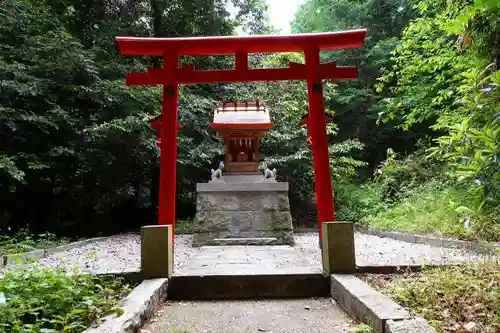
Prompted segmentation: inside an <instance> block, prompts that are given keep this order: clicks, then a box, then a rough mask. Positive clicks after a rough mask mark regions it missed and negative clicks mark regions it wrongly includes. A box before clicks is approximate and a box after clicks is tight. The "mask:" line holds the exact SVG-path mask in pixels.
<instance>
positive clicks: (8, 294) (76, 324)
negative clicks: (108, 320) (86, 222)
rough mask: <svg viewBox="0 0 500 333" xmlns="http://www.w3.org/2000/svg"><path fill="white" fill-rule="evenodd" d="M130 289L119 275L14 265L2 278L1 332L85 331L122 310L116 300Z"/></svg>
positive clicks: (0, 285) (0, 286)
mask: <svg viewBox="0 0 500 333" xmlns="http://www.w3.org/2000/svg"><path fill="white" fill-rule="evenodd" d="M75 273H76V272H75ZM129 291H130V287H129V286H128V285H127V284H125V283H124V281H123V280H121V279H116V278H100V277H96V276H92V275H89V274H73V275H69V274H67V273H65V272H63V271H60V270H52V269H30V270H29V271H26V269H21V268H11V269H9V270H8V271H7V272H6V274H5V276H4V277H3V279H1V280H0V309H1V311H0V332H6V333H7V332H9V333H21V332H23V333H24V332H26V333H31V332H32V333H35V332H44V333H51V332H53V333H55V332H68V333H71V332H74V333H77V332H82V331H83V330H85V329H86V328H87V327H89V326H90V325H91V324H92V322H94V321H95V320H96V319H98V318H100V317H103V316H105V315H108V314H112V313H118V314H119V313H120V312H121V311H120V309H119V308H117V304H118V302H119V301H120V300H121V299H122V298H123V297H124V296H125V295H126V294H127V293H128V292H129Z"/></svg>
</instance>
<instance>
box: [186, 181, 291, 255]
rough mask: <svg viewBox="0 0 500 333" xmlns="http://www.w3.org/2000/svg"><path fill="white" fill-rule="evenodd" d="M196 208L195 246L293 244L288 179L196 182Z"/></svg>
mask: <svg viewBox="0 0 500 333" xmlns="http://www.w3.org/2000/svg"><path fill="white" fill-rule="evenodd" d="M261 179H262V176H261ZM196 208H197V213H196V216H195V221H194V222H195V228H196V231H195V232H196V233H195V235H194V237H193V246H203V245H293V244H294V239H293V230H292V216H291V214H290V204H289V201H288V183H283V182H275V181H271V182H266V181H263V182H256V183H250V182H248V183H247V182H230V183H226V182H223V181H221V182H211V183H203V184H197V207H196Z"/></svg>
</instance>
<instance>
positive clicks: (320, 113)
mask: <svg viewBox="0 0 500 333" xmlns="http://www.w3.org/2000/svg"><path fill="white" fill-rule="evenodd" d="M365 36H366V30H365V29H360V30H351V31H340V32H328V33H318V34H297V35H288V36H225V37H190V38H152V37H116V41H117V43H118V47H119V49H120V52H121V54H122V55H126V56H161V57H163V68H150V69H148V71H147V72H145V73H131V74H128V75H127V80H126V84H127V85H163V108H162V116H161V119H162V121H161V127H162V128H161V137H162V141H161V147H160V149H161V155H160V195H159V214H158V215H159V216H158V224H170V225H172V229H173V228H174V225H175V198H176V188H175V187H176V162H177V123H178V119H177V118H178V97H179V84H199V83H204V84H208V83H222V82H224V83H230V82H256V81H282V80H307V91H308V99H309V119H308V121H307V125H308V126H307V127H308V132H309V136H310V137H311V138H312V140H311V141H312V153H313V164H314V176H315V177H314V183H315V188H316V201H317V211H318V220H319V232H320V239H321V230H322V228H321V224H322V223H323V222H328V221H335V211H334V206H333V191H332V180H331V174H330V162H329V154H328V138H327V135H326V123H325V114H324V108H325V107H324V100H323V83H322V81H323V80H328V79H355V78H356V77H357V68H356V67H350V66H345V67H341V66H337V64H336V63H335V62H332V63H323V64H322V63H320V57H319V53H320V51H332V50H340V49H344V48H359V47H361V45H362V44H363V42H364V39H365ZM282 52H303V53H304V55H305V64H299V63H294V62H291V63H290V67H289V68H273V69H250V68H249V67H248V54H249V53H282ZM207 55H234V56H235V69H232V70H201V71H200V70H196V69H195V68H194V66H193V65H187V66H184V67H182V68H179V58H180V57H181V56H207Z"/></svg>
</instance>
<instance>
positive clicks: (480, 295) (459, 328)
mask: <svg viewBox="0 0 500 333" xmlns="http://www.w3.org/2000/svg"><path fill="white" fill-rule="evenodd" d="M364 279H365V280H366V281H367V282H368V283H370V284H371V285H372V286H374V287H375V288H376V289H378V290H380V291H381V292H383V293H385V294H387V295H389V296H391V297H392V298H393V299H394V300H395V301H396V302H397V303H399V304H401V305H403V306H405V307H406V308H408V309H409V310H410V312H412V313H413V314H414V315H419V316H422V317H424V318H425V319H426V320H428V321H429V323H430V324H431V325H432V326H433V327H435V328H436V329H437V330H438V332H469V331H474V332H483V333H495V332H500V262H498V261H489V262H481V263H475V264H469V265H466V266H455V267H443V268H432V269H426V270H424V271H422V272H420V273H412V274H406V275H367V276H364Z"/></svg>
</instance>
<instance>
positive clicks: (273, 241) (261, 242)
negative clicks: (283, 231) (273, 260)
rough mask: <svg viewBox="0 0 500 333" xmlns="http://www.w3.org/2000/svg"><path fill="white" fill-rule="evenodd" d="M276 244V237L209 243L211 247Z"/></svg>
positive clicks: (220, 240)
mask: <svg viewBox="0 0 500 333" xmlns="http://www.w3.org/2000/svg"><path fill="white" fill-rule="evenodd" d="M277 242H278V239H277V238H276V237H260V238H259V237H250V238H248V237H247V238H215V239H213V240H212V241H211V242H209V243H212V244H213V245H275V244H276V243H277Z"/></svg>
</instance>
